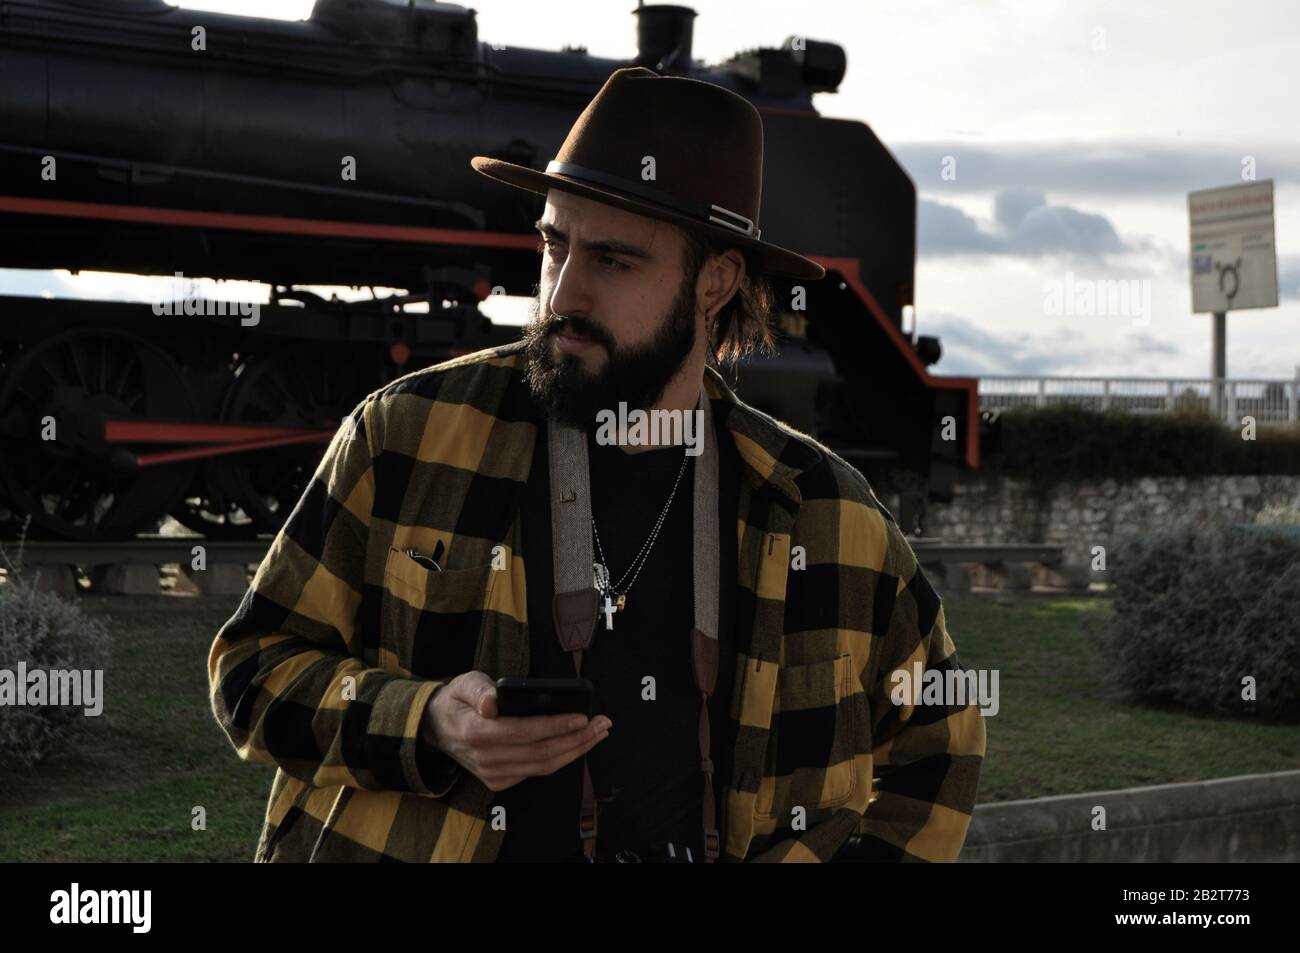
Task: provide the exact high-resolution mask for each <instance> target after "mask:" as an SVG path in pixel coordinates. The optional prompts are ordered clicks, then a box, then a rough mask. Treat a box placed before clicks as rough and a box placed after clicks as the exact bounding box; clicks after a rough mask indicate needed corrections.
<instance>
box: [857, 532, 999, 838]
mask: <svg viewBox="0 0 1300 953" xmlns="http://www.w3.org/2000/svg"><path fill="white" fill-rule="evenodd" d="M887 532H888V546H889V557H888V561H887V565H890V566H893V567H895V571H893V572H887V573H886V574H885V575H883V576H882V579H883V580H884V583H883V584H882V587H881V589H880V590H879V591H878V592H877V593H876V599H875V602H876V605H875V610H874V611H875V614H876V617H877V618H878V619H880V618H885V619H887V623H886V624H885V625H884V627H883V631H884V632H885V636H884V639H883V640H882V642H881V644H880V647H879V648H880V654H879V656H878V664H877V665H875V666H868V668H867V669H866V671H867V672H873V671H874V673H875V675H874V683H873V684H865V683H864V685H863V688H864V690H865V691H866V693H867V697H868V698H869V699H870V706H871V714H872V718H871V721H872V761H873V765H874V769H873V770H874V775H875V777H874V780H873V783H872V797H871V800H870V801H869V802H868V804H867V808H866V810H865V812H864V813H863V815H862V819H861V822H860V823H859V825H858V829H857V831H856V832H855V835H854V836H853V837H852V838H850V840H849V842H848V843H847V844H846V845H845V847H844V849H843V850H841V852H840V853H839V854H838V855H837V857H836V860H840V861H850V862H865V861H928V862H943V861H954V860H956V859H957V855H958V854H959V853H960V852H961V848H962V845H963V843H965V840H966V832H967V830H968V828H969V826H970V821H971V814H972V811H973V810H974V807H975V794H976V789H977V787H978V783H979V773H980V768H981V766H982V764H983V760H984V751H985V740H986V733H985V727H984V715H983V714H982V713H981V711H980V708H979V700H978V698H977V697H975V696H974V693H973V692H971V691H969V690H963V692H964V697H962V695H963V693H959V692H952V693H951V694H948V693H945V694H944V696H943V697H942V698H938V699H936V698H934V697H929V698H927V697H926V696H925V695H924V694H922V695H920V696H917V695H916V694H914V689H913V686H914V684H915V681H916V674H917V673H918V672H920V673H921V679H920V683H921V685H922V686H924V685H926V684H933V683H934V682H935V680H936V679H939V680H942V682H943V683H944V684H945V685H947V684H956V681H957V680H956V678H955V677H951V676H950V675H949V674H947V673H952V672H966V675H965V676H963V680H964V682H963V683H964V684H965V685H966V686H967V687H968V688H969V687H971V686H972V685H973V684H974V681H975V680H974V678H973V676H974V675H975V673H974V672H967V671H966V670H965V669H964V668H963V667H962V665H961V663H960V661H959V660H958V658H957V650H956V647H955V646H954V645H953V642H952V639H951V638H950V637H949V635H948V631H947V624H946V620H945V618H944V609H943V604H942V602H941V600H940V599H939V596H938V594H937V593H936V592H935V591H934V589H933V587H932V586H931V585H930V582H929V581H928V580H927V579H926V577H925V574H924V573H923V572H922V571H921V567H920V566H919V565H918V564H917V561H916V556H915V554H914V553H913V552H912V548H911V547H910V546H909V545H908V543H907V540H906V538H905V537H904V536H903V534H902V532H901V530H899V528H898V526H897V525H896V524H895V523H894V522H893V521H892V520H889V521H888V523H887ZM891 590H892V591H891ZM895 673H906V675H907V678H906V679H904V678H902V677H901V675H896V674H895ZM918 697H919V699H920V703H919V704H913V701H915V700H917V699H918Z"/></svg>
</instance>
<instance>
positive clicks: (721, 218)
mask: <svg viewBox="0 0 1300 953" xmlns="http://www.w3.org/2000/svg"><path fill="white" fill-rule="evenodd" d="M546 171H547V172H548V173H552V174H558V175H567V176H569V177H570V178H574V179H583V180H585V181H588V182H590V183H592V184H593V185H603V186H606V187H607V188H611V189H617V190H618V191H620V192H626V193H627V194H628V195H633V196H636V197H637V198H640V199H645V200H646V201H647V202H654V203H655V204H656V205H663V206H666V207H668V208H670V209H672V210H673V211H674V212H681V213H682V214H683V215H687V216H689V217H691V218H694V219H698V220H700V221H701V222H704V223H713V224H716V225H722V226H723V227H725V228H730V229H731V230H732V231H736V232H739V233H740V234H742V235H744V236H745V237H747V238H752V239H754V240H756V241H757V240H758V237H759V236H760V235H762V231H761V230H760V229H759V228H757V227H755V225H754V223H753V221H751V220H750V219H748V218H746V217H745V216H743V215H741V214H740V213H739V212H733V211H731V210H730V209H726V208H723V207H722V206H721V205H709V206H705V205H702V204H700V203H698V202H692V201H690V200H688V199H681V198H678V197H677V196H675V195H669V194H668V193H667V192H661V191H660V190H659V189H654V188H650V187H649V186H647V185H643V184H642V183H640V182H634V181H632V180H631V179H625V178H623V177H621V176H617V175H609V174H608V173H606V172H601V171H599V170H597V169H589V168H587V167H586V166H584V165H575V164H574V163H572V162H556V161H554V160H552V161H551V162H548V163H547V164H546Z"/></svg>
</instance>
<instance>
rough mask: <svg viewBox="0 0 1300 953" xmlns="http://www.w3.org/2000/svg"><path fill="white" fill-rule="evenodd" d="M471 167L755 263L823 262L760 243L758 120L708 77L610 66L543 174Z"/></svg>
mask: <svg viewBox="0 0 1300 953" xmlns="http://www.w3.org/2000/svg"><path fill="white" fill-rule="evenodd" d="M470 165H471V166H473V167H474V169H475V171H477V172H481V173H483V174H484V175H486V176H489V177H491V178H493V179H497V180H499V181H501V182H505V183H507V184H508V185H513V186H517V187H518V188H521V189H527V190H529V191H530V192H537V193H539V194H541V195H545V194H546V193H547V191H548V190H550V189H561V190H563V191H565V192H573V193H575V194H577V195H583V196H586V197H587V198H590V199H594V200H596V201H597V202H604V203H607V204H609V205H613V206H616V207H618V208H623V209H627V210H628V211H630V212H636V213H637V214H639V215H648V216H650V217H651V218H657V219H662V220H664V221H668V222H673V223H675V224H677V225H682V226H685V227H692V226H693V227H695V228H698V229H699V230H700V231H703V232H705V233H707V234H710V235H713V236H716V237H718V238H722V239H726V240H728V241H731V242H734V243H735V244H736V245H738V246H741V247H743V248H746V249H748V250H749V251H750V252H751V253H752V254H753V255H754V256H755V257H756V258H757V259H758V261H759V263H760V265H761V267H762V268H763V270H764V271H765V272H767V273H769V274H773V275H786V276H789V277H793V278H821V277H823V276H824V275H825V274H826V269H824V268H823V267H822V266H821V265H819V264H817V263H816V262H815V261H812V260H811V259H808V258H805V257H804V256H803V255H797V254H795V253H794V252H792V251H789V250H787V249H785V248H781V247H780V246H779V245H773V244H772V243H771V242H765V241H762V240H761V238H760V237H759V236H760V230H759V227H758V212H759V204H760V203H761V201H762V196H763V120H762V117H760V116H759V114H758V110H757V109H755V108H754V106H753V104H751V103H750V102H749V100H747V99H745V98H744V97H743V96H739V95H737V94H736V93H733V92H732V91H731V90H729V89H723V88H722V87H721V86H717V85H715V84H713V83H706V82H703V81H701V80H697V79H687V78H685V77H680V76H660V75H659V74H658V73H655V72H653V71H651V70H648V69H645V68H644V67H639V66H636V67H629V68H626V69H618V70H615V71H614V72H613V73H611V74H610V76H609V79H607V80H605V85H604V86H602V87H601V88H600V92H598V93H597V94H596V95H595V97H594V98H593V99H592V100H591V102H590V103H588V104H587V108H586V109H584V110H583V111H582V115H581V116H579V117H578V120H577V122H575V123H574V124H573V128H572V129H570V130H569V135H568V138H566V139H565V140H564V145H562V146H561V147H560V151H559V153H558V154H557V155H556V156H555V159H554V160H553V161H551V162H550V163H549V164H548V165H547V166H546V170H545V171H544V172H539V171H538V170H536V169H530V168H528V167H527V166H522V165H516V164H515V163H513V162H505V161H503V160H501V159H493V158H489V157H488V156H475V157H474V158H473V159H471V160H470Z"/></svg>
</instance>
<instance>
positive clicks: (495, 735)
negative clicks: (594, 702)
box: [469, 715, 587, 746]
mask: <svg viewBox="0 0 1300 953" xmlns="http://www.w3.org/2000/svg"><path fill="white" fill-rule="evenodd" d="M586 725H587V716H586V715H527V716H524V717H517V718H516V717H497V718H490V719H488V718H485V719H482V720H481V721H479V722H478V723H477V724H475V725H473V726H471V728H470V730H469V741H470V743H471V744H473V745H475V746H479V745H484V746H486V745H527V744H533V743H535V742H538V741H545V740H546V739H547V738H554V737H556V736H557V735H565V734H568V733H569V732H571V731H577V730H579V729H581V728H583V727H585V726H586Z"/></svg>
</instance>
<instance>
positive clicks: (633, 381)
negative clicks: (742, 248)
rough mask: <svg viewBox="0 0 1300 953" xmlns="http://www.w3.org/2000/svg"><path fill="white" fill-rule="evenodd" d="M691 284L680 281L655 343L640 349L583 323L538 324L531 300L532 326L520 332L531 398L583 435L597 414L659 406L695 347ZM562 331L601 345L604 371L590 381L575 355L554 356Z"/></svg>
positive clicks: (550, 318) (551, 317)
mask: <svg viewBox="0 0 1300 953" xmlns="http://www.w3.org/2000/svg"><path fill="white" fill-rule="evenodd" d="M694 291H695V282H694V281H683V282H682V285H681V288H679V289H678V292H677V297H676V298H674V299H673V303H672V304H671V305H670V306H669V309H668V315H667V320H665V321H663V322H662V324H661V327H660V329H659V331H658V332H657V333H656V334H655V336H654V338H653V339H652V340H651V341H650V342H648V343H647V344H644V345H642V346H640V347H635V348H630V347H619V346H618V345H617V344H615V343H614V341H613V340H612V339H611V337H610V335H609V332H608V331H606V330H605V328H603V327H601V326H600V325H597V324H594V323H592V322H590V321H588V320H587V319H586V318H581V317H575V318H567V317H560V316H556V315H555V314H551V313H549V310H548V314H547V316H546V318H544V319H543V318H540V317H539V314H540V310H541V305H540V301H539V298H538V297H537V296H534V298H533V320H532V321H530V322H529V324H528V326H527V327H525V328H524V332H523V336H524V340H525V341H526V342H527V347H526V349H525V353H526V355H527V358H528V362H527V370H526V377H527V380H528V386H529V389H530V390H531V391H532V393H533V397H534V398H535V399H536V400H537V401H538V403H540V404H541V405H542V406H543V407H544V408H545V409H546V411H547V413H549V414H550V415H551V416H553V417H555V418H556V419H557V420H559V421H560V422H561V423H565V424H568V425H570V426H573V427H578V428H580V429H583V430H585V429H587V428H588V427H589V426H591V425H594V424H595V422H596V414H597V412H599V411H601V410H610V411H615V412H617V411H618V405H619V402H620V401H622V402H626V404H627V408H628V410H629V411H632V410H636V409H640V410H646V411H648V410H650V409H651V408H652V407H653V405H654V404H656V403H657V402H658V401H659V398H661V397H662V396H663V394H664V391H665V390H666V389H667V387H668V384H669V382H671V381H672V379H673V378H674V377H676V376H677V373H678V372H679V371H680V370H681V369H682V365H683V364H685V362H686V358H687V357H689V356H690V353H691V351H692V350H693V349H694V347H695V300H694ZM561 328H565V329H570V328H571V329H572V330H573V331H574V332H575V333H577V334H583V335H587V336H589V337H591V338H592V339H594V340H595V341H597V342H599V343H600V344H601V345H603V346H604V348H605V353H606V355H607V357H606V360H605V365H604V367H603V368H602V369H601V370H600V371H599V372H598V373H597V374H596V375H595V376H592V375H590V374H588V373H587V372H586V370H585V369H584V368H583V364H582V358H580V357H579V356H577V355H575V354H563V353H561V354H558V355H557V354H555V353H554V350H553V345H552V344H551V340H552V338H553V337H554V335H555V333H556V332H558V331H559V330H561Z"/></svg>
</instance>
